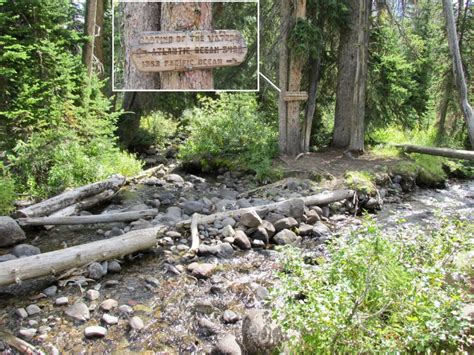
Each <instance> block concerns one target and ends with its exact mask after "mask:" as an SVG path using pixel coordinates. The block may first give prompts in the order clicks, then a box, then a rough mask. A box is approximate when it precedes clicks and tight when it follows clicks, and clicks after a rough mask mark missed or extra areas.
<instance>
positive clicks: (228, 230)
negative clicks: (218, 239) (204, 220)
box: [221, 225, 235, 238]
mask: <svg viewBox="0 0 474 355" xmlns="http://www.w3.org/2000/svg"><path fill="white" fill-rule="evenodd" d="M221 234H222V236H223V237H224V238H232V237H234V236H235V230H234V228H232V226H231V225H227V226H225V227H224V228H222V231H221Z"/></svg>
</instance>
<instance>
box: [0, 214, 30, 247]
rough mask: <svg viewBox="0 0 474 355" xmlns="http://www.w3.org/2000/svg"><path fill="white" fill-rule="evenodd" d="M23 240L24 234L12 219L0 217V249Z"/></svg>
mask: <svg viewBox="0 0 474 355" xmlns="http://www.w3.org/2000/svg"><path fill="white" fill-rule="evenodd" d="M25 239H26V236H25V232H23V230H22V229H21V228H20V226H19V225H18V223H16V222H15V220H14V219H13V218H11V217H7V216H4V217H0V247H8V246H10V245H14V244H16V243H18V242H21V241H23V240H25Z"/></svg>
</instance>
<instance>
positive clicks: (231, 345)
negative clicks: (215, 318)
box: [211, 334, 242, 355]
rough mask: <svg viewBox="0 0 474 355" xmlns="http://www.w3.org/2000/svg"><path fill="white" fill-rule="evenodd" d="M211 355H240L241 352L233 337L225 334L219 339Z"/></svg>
mask: <svg viewBox="0 0 474 355" xmlns="http://www.w3.org/2000/svg"><path fill="white" fill-rule="evenodd" d="M211 354H212V355H241V354H242V350H241V349H240V346H239V344H238V343H237V340H236V339H235V336H234V335H232V334H227V335H225V336H224V337H222V338H220V339H219V341H218V342H217V344H216V346H215V347H214V348H213V349H212V352H211Z"/></svg>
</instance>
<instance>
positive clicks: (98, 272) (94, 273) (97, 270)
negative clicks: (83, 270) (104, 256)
mask: <svg viewBox="0 0 474 355" xmlns="http://www.w3.org/2000/svg"><path fill="white" fill-rule="evenodd" d="M88 271H89V277H90V278H91V279H94V280H100V279H101V278H102V276H104V269H103V268H102V265H101V264H99V263H97V262H93V263H92V264H90V265H89V267H88Z"/></svg>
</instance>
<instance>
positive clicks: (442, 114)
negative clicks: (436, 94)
mask: <svg viewBox="0 0 474 355" xmlns="http://www.w3.org/2000/svg"><path fill="white" fill-rule="evenodd" d="M452 85H453V75H452V72H451V71H450V72H449V73H447V77H446V79H445V81H444V93H443V97H442V99H441V103H440V105H439V120H438V125H437V126H438V127H437V128H438V129H437V133H436V141H437V142H438V143H441V142H442V141H443V138H444V136H445V131H446V116H447V115H448V107H449V101H450V99H451V90H452Z"/></svg>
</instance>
